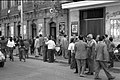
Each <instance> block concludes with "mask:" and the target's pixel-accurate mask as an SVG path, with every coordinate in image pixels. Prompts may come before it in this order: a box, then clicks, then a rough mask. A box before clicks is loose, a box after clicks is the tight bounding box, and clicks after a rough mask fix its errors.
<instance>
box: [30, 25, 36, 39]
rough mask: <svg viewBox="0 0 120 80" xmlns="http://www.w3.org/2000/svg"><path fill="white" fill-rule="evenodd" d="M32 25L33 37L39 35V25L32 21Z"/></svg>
mask: <svg viewBox="0 0 120 80" xmlns="http://www.w3.org/2000/svg"><path fill="white" fill-rule="evenodd" d="M31 27H32V38H34V37H36V36H37V26H36V24H35V23H32V25H31Z"/></svg>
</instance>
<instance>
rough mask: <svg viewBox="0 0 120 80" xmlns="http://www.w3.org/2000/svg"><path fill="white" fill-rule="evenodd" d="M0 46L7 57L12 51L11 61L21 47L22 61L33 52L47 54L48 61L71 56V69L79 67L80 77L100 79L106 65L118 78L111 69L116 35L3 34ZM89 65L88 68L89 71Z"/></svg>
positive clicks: (44, 59) (107, 71)
mask: <svg viewBox="0 0 120 80" xmlns="http://www.w3.org/2000/svg"><path fill="white" fill-rule="evenodd" d="M0 46H1V52H2V53H3V54H4V55H5V57H6V58H7V55H8V54H9V58H10V60H11V61H14V57H13V50H14V49H16V50H17V51H16V54H18V55H19V59H20V61H22V60H24V62H25V61H26V58H29V54H31V55H35V57H39V56H43V61H44V62H49V63H53V62H54V61H55V55H56V54H57V55H59V56H60V55H61V56H62V57H63V58H65V59H68V64H70V69H75V70H76V71H75V72H74V73H78V75H79V76H80V77H85V76H86V75H95V79H100V78H99V72H100V70H101V68H102V69H103V70H104V71H105V73H106V75H107V77H108V80H112V79H114V78H115V77H113V76H112V75H111V74H110V73H109V69H108V68H111V67H113V66H114V61H113V56H114V54H113V52H114V50H115V44H114V43H113V38H112V37H109V38H108V35H106V34H105V35H103V36H101V35H97V37H96V38H94V36H93V35H92V34H88V35H87V36H83V35H80V36H78V37H76V36H73V38H71V39H70V42H69V40H68V37H67V35H64V36H63V37H57V39H56V40H55V39H54V37H53V36H48V37H43V36H42V35H41V34H40V35H39V36H37V37H36V38H34V39H32V38H31V39H25V40H23V39H22V37H18V38H15V37H14V38H12V37H10V38H5V37H1V40H0ZM58 47H59V49H58ZM57 49H58V50H57ZM87 69H88V72H87V73H85V72H86V70H87Z"/></svg>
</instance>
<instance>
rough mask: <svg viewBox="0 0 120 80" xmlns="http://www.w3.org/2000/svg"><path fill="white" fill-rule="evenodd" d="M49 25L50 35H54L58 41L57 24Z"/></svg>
mask: <svg viewBox="0 0 120 80" xmlns="http://www.w3.org/2000/svg"><path fill="white" fill-rule="evenodd" d="M49 25H50V35H52V36H53V38H54V39H56V23H55V22H51V23H49Z"/></svg>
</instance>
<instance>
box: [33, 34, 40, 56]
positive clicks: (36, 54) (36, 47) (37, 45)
mask: <svg viewBox="0 0 120 80" xmlns="http://www.w3.org/2000/svg"><path fill="white" fill-rule="evenodd" d="M34 47H35V57H38V56H39V52H38V49H39V37H38V36H37V37H36V39H35V44H34Z"/></svg>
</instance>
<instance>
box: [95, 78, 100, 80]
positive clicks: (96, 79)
mask: <svg viewBox="0 0 120 80" xmlns="http://www.w3.org/2000/svg"><path fill="white" fill-rule="evenodd" d="M94 80H102V79H101V78H94Z"/></svg>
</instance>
